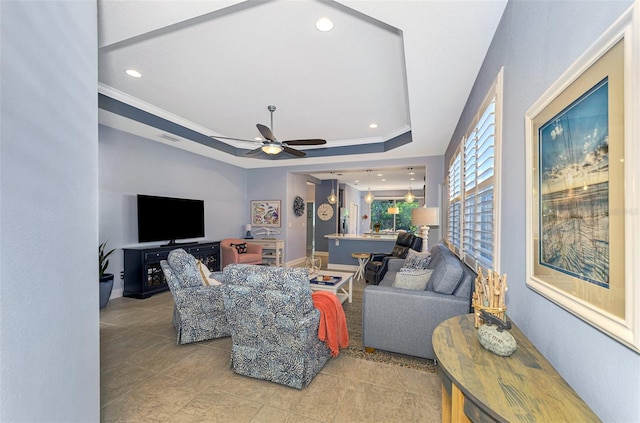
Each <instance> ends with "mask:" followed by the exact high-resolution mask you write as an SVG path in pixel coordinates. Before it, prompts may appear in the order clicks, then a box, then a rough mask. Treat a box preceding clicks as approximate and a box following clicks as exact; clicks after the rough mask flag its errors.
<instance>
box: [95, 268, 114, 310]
mask: <svg viewBox="0 0 640 423" xmlns="http://www.w3.org/2000/svg"><path fill="white" fill-rule="evenodd" d="M98 285H99V286H100V308H105V307H106V306H107V303H108V302H109V297H111V290H112V289H113V274H112V273H105V274H104V275H103V276H102V277H100V283H99V284H98Z"/></svg>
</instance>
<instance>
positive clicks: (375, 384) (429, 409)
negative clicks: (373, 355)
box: [100, 280, 441, 423]
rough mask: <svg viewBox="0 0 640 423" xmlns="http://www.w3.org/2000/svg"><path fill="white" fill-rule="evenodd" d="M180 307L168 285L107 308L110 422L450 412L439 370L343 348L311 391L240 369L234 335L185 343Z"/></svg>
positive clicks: (105, 388)
mask: <svg viewBox="0 0 640 423" xmlns="http://www.w3.org/2000/svg"><path fill="white" fill-rule="evenodd" d="M355 285H356V289H363V286H364V282H363V281H362V280H360V281H356V282H355ZM172 308H173V299H172V297H171V294H170V293H169V292H164V293H161V294H157V295H154V296H152V297H151V298H148V299H145V300H136V299H132V298H117V299H113V300H111V301H110V302H109V304H108V305H107V307H106V308H104V309H102V310H101V311H100V354H101V355H100V363H101V390H100V402H101V421H103V422H171V423H177V422H225V423H227V422H252V423H257V422H296V423H297V422H349V423H352V422H367V423H372V422H439V421H440V420H441V416H440V410H441V404H440V382H439V379H438V376H437V375H436V374H432V373H426V372H423V371H418V370H413V369H406V368H403V367H398V366H393V365H388V364H381V363H374V362H371V361H366V360H361V359H356V358H352V357H348V356H344V355H341V356H339V357H337V358H334V359H331V360H330V361H329V362H328V363H327V364H326V365H325V366H324V368H323V369H322V370H321V372H320V373H319V374H318V375H317V376H316V377H315V379H314V380H313V382H311V384H310V385H309V386H308V387H306V388H305V389H303V390H297V389H293V388H289V387H286V386H281V385H278V384H275V383H271V382H266V381H262V380H257V379H252V378H248V377H245V376H240V375H236V374H235V373H233V371H232V370H231V367H230V363H229V351H230V349H231V338H222V339H217V340H211V341H204V342H199V343H195V344H188V345H176V334H175V331H174V329H173V326H172V325H171V313H172Z"/></svg>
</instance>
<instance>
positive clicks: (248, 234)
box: [244, 223, 253, 239]
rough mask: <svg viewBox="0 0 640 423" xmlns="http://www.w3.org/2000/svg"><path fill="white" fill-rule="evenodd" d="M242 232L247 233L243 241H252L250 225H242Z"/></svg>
mask: <svg viewBox="0 0 640 423" xmlns="http://www.w3.org/2000/svg"><path fill="white" fill-rule="evenodd" d="M244 230H245V231H247V234H246V235H245V236H244V239H253V235H251V223H248V224H246V225H244Z"/></svg>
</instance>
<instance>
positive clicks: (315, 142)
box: [282, 139, 327, 145]
mask: <svg viewBox="0 0 640 423" xmlns="http://www.w3.org/2000/svg"><path fill="white" fill-rule="evenodd" d="M326 143H327V141H326V140H321V139H311V140H290V141H282V144H287V145H323V144H326Z"/></svg>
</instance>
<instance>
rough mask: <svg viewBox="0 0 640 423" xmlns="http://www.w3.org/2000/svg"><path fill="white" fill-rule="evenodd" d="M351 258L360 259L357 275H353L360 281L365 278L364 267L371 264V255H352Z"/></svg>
mask: <svg viewBox="0 0 640 423" xmlns="http://www.w3.org/2000/svg"><path fill="white" fill-rule="evenodd" d="M351 257H353V258H354V259H358V270H356V274H355V275H353V277H354V278H355V279H360V278H363V277H364V267H365V266H366V265H367V263H368V262H369V257H371V254H369V253H351Z"/></svg>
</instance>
